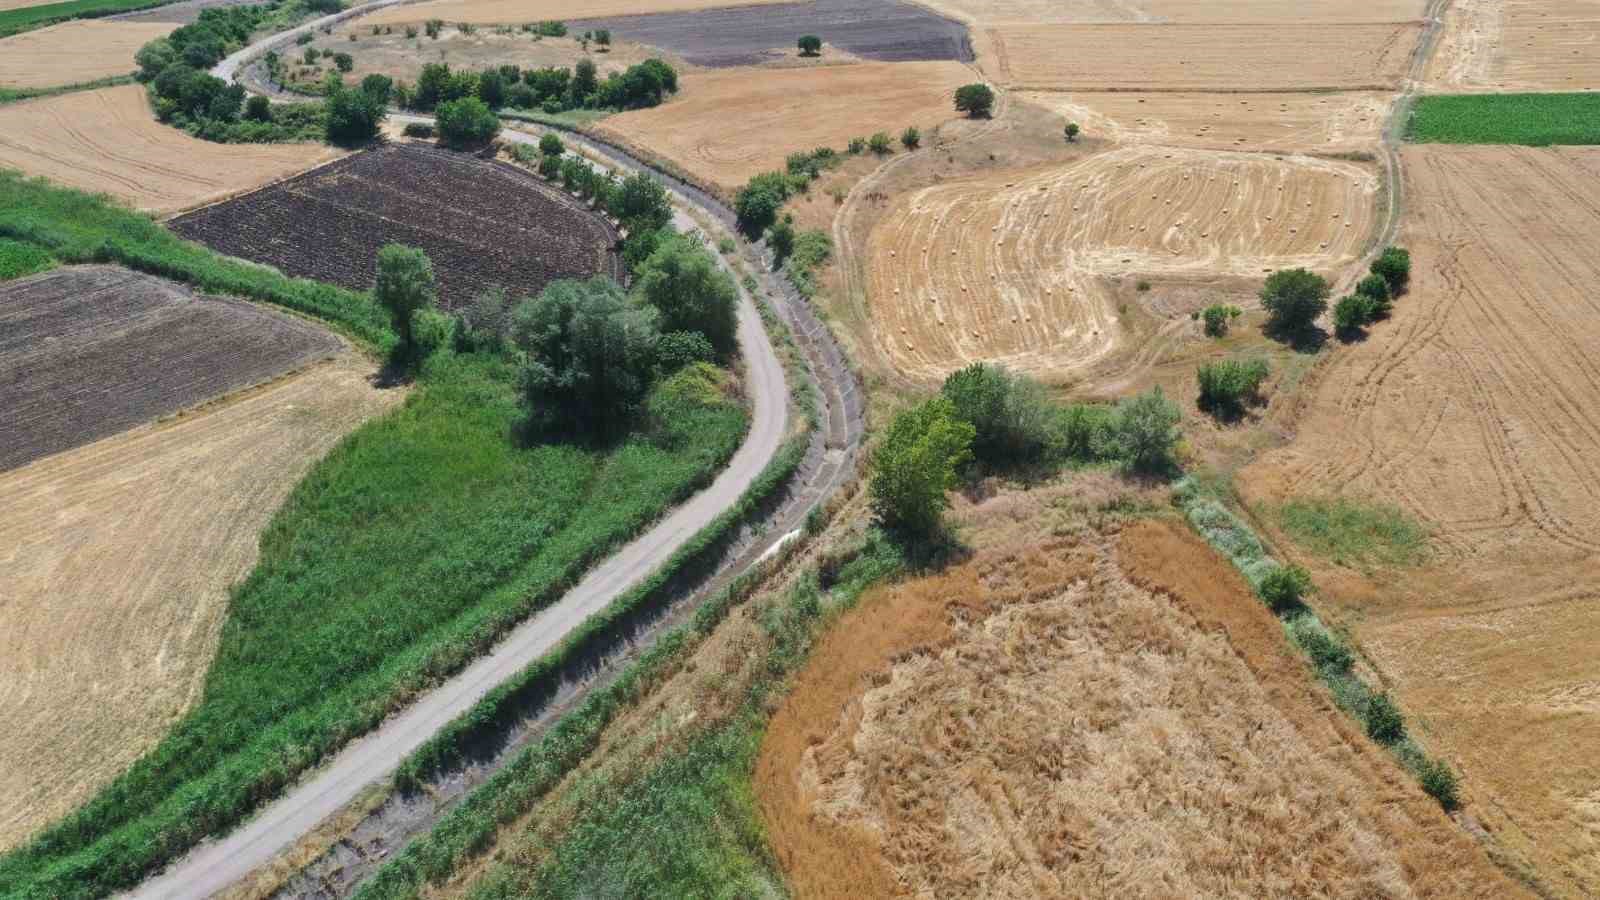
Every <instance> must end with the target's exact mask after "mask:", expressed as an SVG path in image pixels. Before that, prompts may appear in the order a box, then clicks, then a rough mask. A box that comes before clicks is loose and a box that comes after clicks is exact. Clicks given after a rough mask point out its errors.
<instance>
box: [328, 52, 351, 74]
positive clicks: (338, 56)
mask: <svg viewBox="0 0 1600 900" xmlns="http://www.w3.org/2000/svg"><path fill="white" fill-rule="evenodd" d="M333 65H334V67H335V68H337V69H338V70H339V71H341V72H348V71H350V70H351V69H354V68H355V67H356V58H355V57H353V56H351V55H350V54H348V53H335V54H334V55H333Z"/></svg>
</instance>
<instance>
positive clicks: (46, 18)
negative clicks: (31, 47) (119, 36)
mask: <svg viewBox="0 0 1600 900" xmlns="http://www.w3.org/2000/svg"><path fill="white" fill-rule="evenodd" d="M173 2H176V0H67V2H65V3H44V4H41V5H39V6H24V7H22V8H21V9H8V10H5V11H4V12H0V37H7V36H8V35H13V34H18V33H20V32H24V31H32V30H33V29H35V28H43V27H44V26H46V25H54V24H56V23H57V22H66V21H69V20H71V19H94V18H98V17H100V16H112V15H116V14H117V13H125V12H133V11H134V10H139V9H150V8H152V7H156V6H165V5H167V4H168V3H173Z"/></svg>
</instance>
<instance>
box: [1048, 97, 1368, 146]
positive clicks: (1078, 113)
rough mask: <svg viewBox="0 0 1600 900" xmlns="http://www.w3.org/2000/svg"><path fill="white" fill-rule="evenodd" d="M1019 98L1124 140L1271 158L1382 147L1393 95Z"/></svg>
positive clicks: (1110, 137) (1092, 131) (1090, 129)
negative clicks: (1381, 136) (1249, 152)
mask: <svg viewBox="0 0 1600 900" xmlns="http://www.w3.org/2000/svg"><path fill="white" fill-rule="evenodd" d="M1019 99H1022V100H1025V101H1027V102H1029V103H1033V104H1036V105H1038V106H1041V107H1043V108H1045V109H1048V110H1050V111H1052V112H1054V113H1056V114H1058V115H1060V116H1062V117H1063V118H1065V119H1068V120H1070V121H1074V122H1077V123H1078V124H1079V125H1080V126H1082V128H1083V130H1084V133H1085V134H1092V135H1094V136H1096V137H1103V138H1106V139H1108V140H1112V141H1117V142H1119V143H1132V144H1159V145H1164V146H1173V147H1196V148H1201V149H1212V150H1255V151H1268V152H1274V153H1300V152H1314V153H1347V152H1354V151H1363V150H1365V151H1372V150H1375V149H1376V148H1377V145H1378V139H1379V134H1380V132H1381V131H1382V129H1383V121H1384V118H1385V117H1386V116H1387V115H1388V112H1389V106H1390V104H1391V103H1392V102H1393V97H1392V96H1390V95H1386V94H1378V93H1372V92H1366V91H1352V92H1348V93H1338V94H1294V93H1290V94H1204V93H1185V92H1179V93H1164V92H1163V93H1152V94H1135V93H1124V92H1091V93H1080V94H1062V93H1053V92H1039V93H1025V94H1021V95H1019Z"/></svg>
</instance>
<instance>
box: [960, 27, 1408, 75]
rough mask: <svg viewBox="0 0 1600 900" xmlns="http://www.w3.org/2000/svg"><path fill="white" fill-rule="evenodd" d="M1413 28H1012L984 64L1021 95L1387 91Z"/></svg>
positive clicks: (996, 38) (1000, 34) (1000, 33)
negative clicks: (1029, 92) (1032, 92)
mask: <svg viewBox="0 0 1600 900" xmlns="http://www.w3.org/2000/svg"><path fill="white" fill-rule="evenodd" d="M1418 30H1419V26H1417V25H1416V24H1415V23H1391V24H1362V25H1311V24H1298V23H1297V24H1281V25H1160V26H1152V25H1006V26H999V27H995V28H990V29H987V31H986V36H987V39H988V43H989V46H990V48H991V52H990V53H983V52H981V51H980V53H979V56H978V65H979V66H980V67H982V68H983V70H984V72H985V73H986V74H988V76H989V77H990V78H993V79H994V80H995V81H998V82H1000V83H1001V84H1004V85H1006V86H1008V87H1012V88H1015V89H1017V90H1028V89H1030V88H1031V89H1037V90H1086V89H1092V90H1103V89H1116V90H1196V91H1228V90H1247V91H1248V90H1266V91H1273V90H1295V91H1305V90H1314V89H1328V90H1333V89H1345V90H1385V89H1389V88H1393V87H1395V86H1397V85H1398V84H1399V82H1400V79H1401V77H1402V75H1403V74H1404V71H1405V66H1406V62H1407V58H1408V57H1409V55H1410V53H1411V48H1412V45H1413V44H1414V43H1415V42H1416V38H1417V33H1418Z"/></svg>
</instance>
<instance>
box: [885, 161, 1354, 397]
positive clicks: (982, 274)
mask: <svg viewBox="0 0 1600 900" xmlns="http://www.w3.org/2000/svg"><path fill="white" fill-rule="evenodd" d="M1378 184H1379V182H1378V177H1377V175H1376V174H1375V172H1374V171H1373V170H1372V169H1370V168H1368V167H1365V166H1362V165H1359V164H1356V163H1350V162H1343V161H1336V160H1326V159H1314V158H1311V157H1284V158H1281V159H1279V158H1273V157H1269V156H1265V155H1260V154H1248V153H1219V152H1210V151H1195V150H1182V149H1174V148H1152V147H1141V146H1129V147H1123V148H1120V149H1116V150H1112V151H1109V152H1106V153H1101V154H1097V155H1095V156H1092V157H1089V158H1088V159H1085V160H1083V161H1081V162H1076V163H1071V164H1068V165H1065V166H1051V167H1045V168H1041V169H1038V170H1035V171H1032V172H1021V173H1018V172H1000V173H997V174H995V175H992V176H989V177H986V178H977V179H969V180H962V181H957V182H950V183H945V184H940V185H935V186H932V187H926V188H922V189H920V190H917V191H913V192H911V193H909V194H908V195H906V196H904V197H903V198H902V199H900V200H898V201H897V203H896V205H895V206H894V207H893V208H892V209H891V211H890V212H889V213H888V214H886V215H885V216H884V217H883V218H882V220H881V221H880V222H879V224H878V225H877V227H875V228H874V229H873V231H872V233H871V235H870V237H869V238H868V241H867V245H866V255H867V260H868V266H869V270H868V276H867V297H868V303H869V305H870V309H871V312H872V318H873V326H874V327H873V331H874V337H875V339H876V340H877V341H878V343H879V344H880V346H882V348H883V349H884V351H885V353H886V354H887V356H888V357H889V359H890V361H891V362H892V363H893V365H894V366H895V368H896V369H897V370H899V371H900V372H901V373H903V374H907V375H910V376H913V377H915V378H920V379H925V380H933V379H937V378H942V377H943V376H944V375H945V374H947V373H948V372H950V371H952V370H954V369H957V368H960V367H961V366H963V365H966V364H967V363H969V362H972V361H976V360H988V361H992V362H998V363H1001V364H1004V365H1006V366H1008V367H1010V368H1012V369H1014V370H1018V371H1026V372H1032V373H1036V374H1050V375H1059V374H1061V373H1063V372H1071V371H1074V370H1081V369H1084V368H1086V367H1089V366H1092V365H1094V364H1096V363H1097V362H1099V361H1101V360H1103V359H1105V358H1107V357H1108V356H1110V355H1111V354H1113V353H1114V352H1116V351H1117V350H1119V349H1120V348H1121V347H1122V345H1123V343H1124V334H1123V330H1122V325H1121V322H1120V318H1119V314H1118V310H1117V301H1116V299H1115V297H1114V296H1113V295H1112V294H1111V292H1110V291H1108V290H1107V289H1106V287H1105V281H1106V279H1111V278H1120V277H1123V276H1134V277H1140V276H1143V277H1149V278H1158V279H1180V280H1181V279H1184V278H1189V277H1197V278H1208V279H1209V278H1215V277H1217V276H1219V275H1236V276H1241V277H1253V278H1260V277H1262V275H1263V274H1264V273H1265V272H1268V271H1271V270H1273V269H1280V268H1291V267H1296V266H1304V267H1307V268H1312V269H1319V270H1322V271H1332V270H1334V269H1337V268H1338V267H1340V266H1343V265H1346V264H1348V263H1350V262H1352V261H1354V260H1355V259H1356V258H1357V257H1358V256H1359V255H1360V253H1361V250H1362V246H1363V244H1364V242H1365V241H1366V239H1367V234H1368V231H1369V230H1370V229H1371V227H1372V224H1373V216H1374V212H1375V209H1374V203H1373V198H1374V195H1375V193H1376V191H1377V190H1378Z"/></svg>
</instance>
